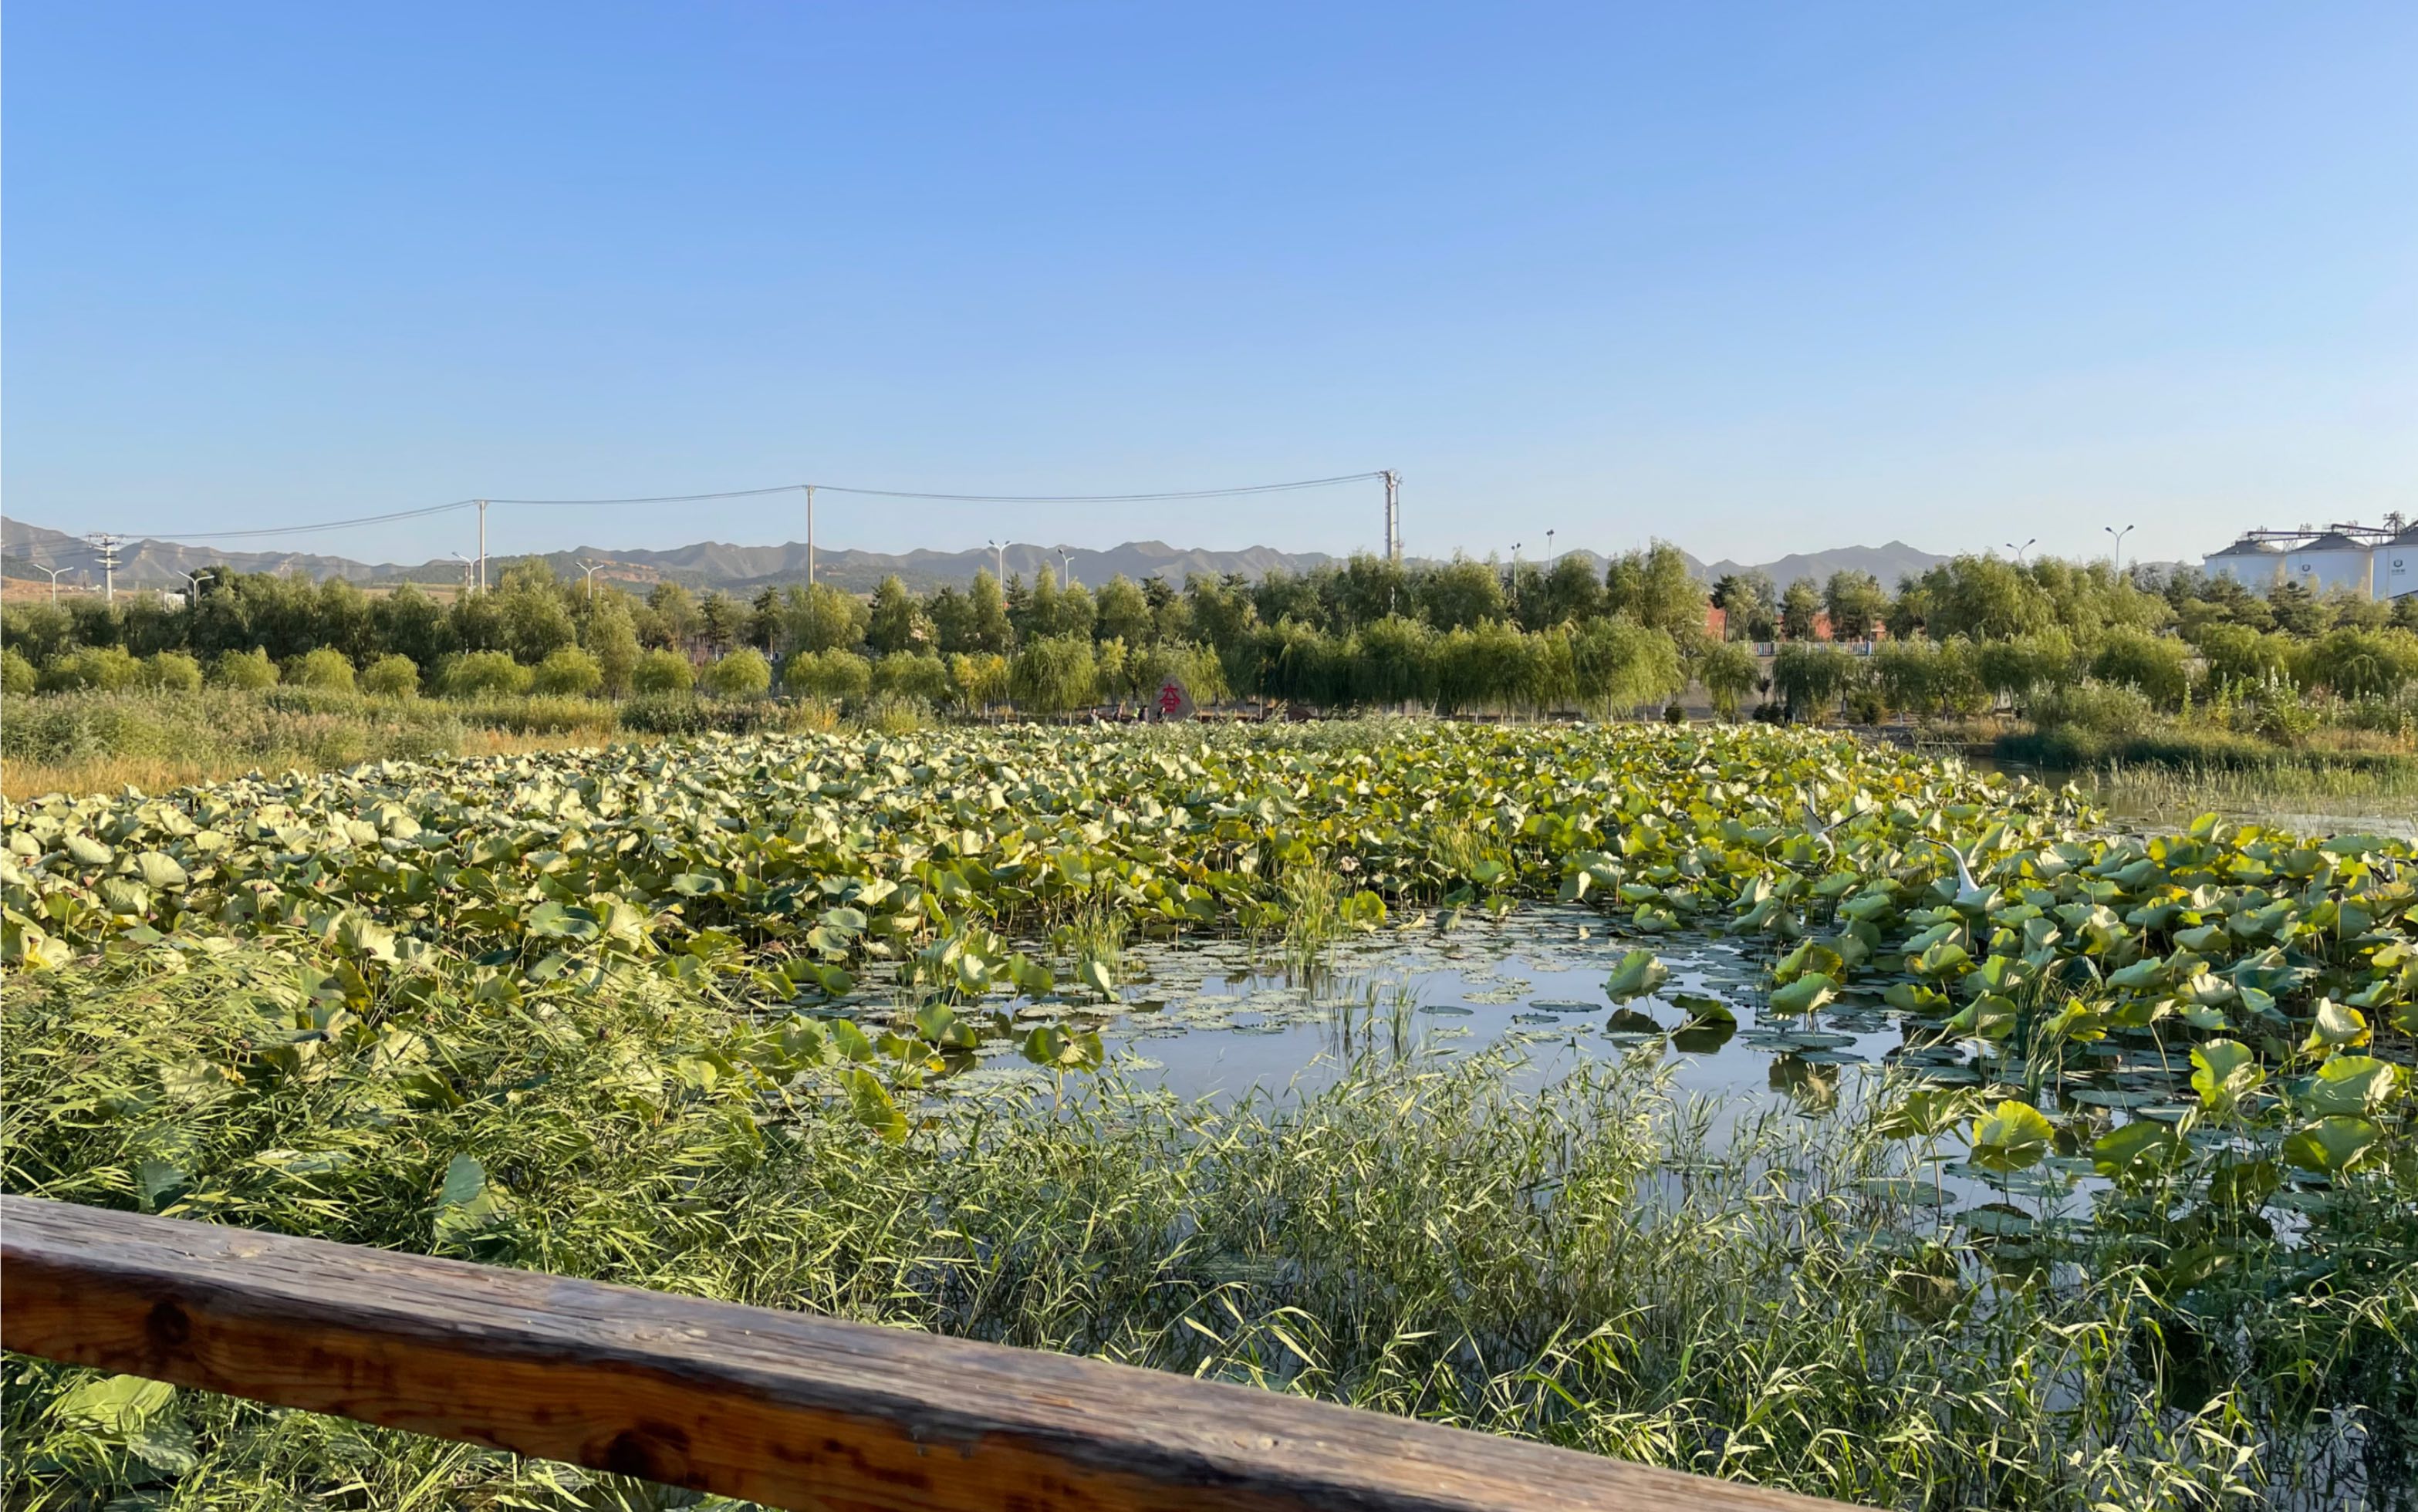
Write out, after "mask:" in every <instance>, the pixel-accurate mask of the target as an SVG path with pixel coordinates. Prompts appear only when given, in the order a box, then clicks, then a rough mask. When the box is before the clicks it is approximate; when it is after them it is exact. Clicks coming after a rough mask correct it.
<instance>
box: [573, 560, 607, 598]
mask: <svg viewBox="0 0 2418 1512" xmlns="http://www.w3.org/2000/svg"><path fill="white" fill-rule="evenodd" d="M606 565H608V564H607V563H605V562H591V561H583V562H581V563H580V564H579V576H580V581H581V582H582V584H583V585H584V586H585V587H586V588H587V590H588V597H589V599H590V600H591V601H592V600H593V599H594V598H595V597H596V569H598V568H599V567H604V566H606Z"/></svg>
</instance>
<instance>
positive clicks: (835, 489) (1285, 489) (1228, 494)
mask: <svg viewBox="0 0 2418 1512" xmlns="http://www.w3.org/2000/svg"><path fill="white" fill-rule="evenodd" d="M1384 476H1385V474H1384V473H1381V472H1353V473H1343V474H1340V475H1339V476H1337V477H1333V478H1304V479H1301V480H1299V481H1294V482H1289V483H1246V484H1244V485H1242V486H1241V487H1238V488H1187V489H1174V490H1166V491H1161V492H1159V493H1155V494H928V493H924V492H922V491H920V490H917V489H911V488H854V487H850V486H849V485H847V484H845V483H782V484H778V485H776V486H774V487H772V488H732V489H726V490H724V491H722V492H721V493H716V494H648V495H644V496H637V497H632V498H494V497H490V498H489V499H488V500H487V502H488V503H490V504H545V505H574V506H576V505H603V504H692V503H700V502H703V501H705V500H708V499H717V498H756V497H759V496H763V495H766V494H789V493H796V492H799V491H801V490H803V489H806V488H813V489H814V490H815V491H816V492H818V493H823V494H849V495H852V496H856V497H859V498H912V499H925V500H928V501H930V502H933V503H942V504H1148V503H1155V502H1158V501H1161V500H1172V499H1186V498H1232V497H1234V496H1238V495H1243V494H1285V493H1291V492H1292V491H1293V490H1294V489H1299V488H1327V487H1331V486H1333V485H1334V484H1337V483H1356V482H1364V481H1367V480H1369V479H1371V478H1382V477H1384Z"/></svg>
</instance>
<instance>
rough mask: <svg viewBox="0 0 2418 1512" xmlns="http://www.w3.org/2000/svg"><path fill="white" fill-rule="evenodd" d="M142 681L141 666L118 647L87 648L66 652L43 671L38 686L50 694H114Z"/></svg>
mask: <svg viewBox="0 0 2418 1512" xmlns="http://www.w3.org/2000/svg"><path fill="white" fill-rule="evenodd" d="M142 680H143V664H142V663H140V662H137V661H136V660H135V659H134V658H133V657H132V656H130V655H129V654H128V653H127V652H126V650H125V649H124V648H122V647H117V646H87V647H84V649H81V650H73V651H69V652H68V653H67V654H66V655H65V656H62V657H60V658H59V659H58V660H56V661H54V662H53V663H52V664H50V665H49V666H46V667H44V668H43V669H42V674H41V680H40V686H41V687H42V689H43V690H44V691H45V692H50V693H77V692H84V691H89V692H94V693H115V692H116V691H118V690H119V689H121V688H131V687H134V686H136V685H137V684H139V683H140V682H141V681H142Z"/></svg>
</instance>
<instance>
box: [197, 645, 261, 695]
mask: <svg viewBox="0 0 2418 1512" xmlns="http://www.w3.org/2000/svg"><path fill="white" fill-rule="evenodd" d="M210 681H212V682H213V683H215V684H217V685H218V686H220V687H222V688H237V689H241V690H244V691H246V692H253V693H257V692H258V691H260V690H261V689H263V688H273V687H275V686H277V664H276V663H274V662H272V661H270V660H269V659H268V652H267V651H265V650H262V649H260V648H259V647H257V646H255V647H253V649H251V650H248V651H222V652H221V653H220V655H219V659H218V660H217V661H215V662H212V663H211V664H210Z"/></svg>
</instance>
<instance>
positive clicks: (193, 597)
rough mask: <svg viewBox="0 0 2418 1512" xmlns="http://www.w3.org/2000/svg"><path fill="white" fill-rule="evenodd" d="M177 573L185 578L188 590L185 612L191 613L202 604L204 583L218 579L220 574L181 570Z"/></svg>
mask: <svg viewBox="0 0 2418 1512" xmlns="http://www.w3.org/2000/svg"><path fill="white" fill-rule="evenodd" d="M176 575H177V576H178V577H181V578H183V579H184V580H185V587H186V592H187V597H186V601H185V612H186V613H188V614H191V613H192V612H193V611H194V610H197V609H199V608H200V607H201V606H202V585H203V584H205V583H209V582H214V581H216V580H217V578H218V575H219V574H218V573H184V572H180V573H177V574H176Z"/></svg>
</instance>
